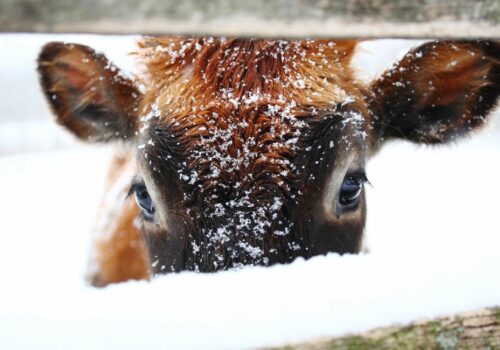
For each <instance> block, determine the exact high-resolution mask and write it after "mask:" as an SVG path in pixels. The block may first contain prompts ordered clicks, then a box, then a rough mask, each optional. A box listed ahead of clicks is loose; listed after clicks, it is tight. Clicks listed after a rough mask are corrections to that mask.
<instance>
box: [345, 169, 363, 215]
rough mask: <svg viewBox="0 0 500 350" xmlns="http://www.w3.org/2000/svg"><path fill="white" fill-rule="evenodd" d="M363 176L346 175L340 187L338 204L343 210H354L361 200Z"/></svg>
mask: <svg viewBox="0 0 500 350" xmlns="http://www.w3.org/2000/svg"><path fill="white" fill-rule="evenodd" d="M366 181H367V180H366V176H365V175H348V176H346V177H345V179H344V181H343V182H342V186H341V187H340V193H339V202H340V204H341V205H342V207H343V208H344V209H347V210H349V209H354V208H355V207H356V206H357V205H358V203H359V200H360V198H361V192H362V191H363V183H364V182H366Z"/></svg>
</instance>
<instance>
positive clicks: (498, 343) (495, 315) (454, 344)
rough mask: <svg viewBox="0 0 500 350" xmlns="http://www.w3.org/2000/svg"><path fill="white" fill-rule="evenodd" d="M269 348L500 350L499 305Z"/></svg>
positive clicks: (306, 349)
mask: <svg viewBox="0 0 500 350" xmlns="http://www.w3.org/2000/svg"><path fill="white" fill-rule="evenodd" d="M270 349H271V348H268V350H270ZM272 349H274V350H320V349H336V350H344V349H345V350H348V349H357V350H363V349H367V350H368V349H370V350H382V349H383V350H388V349H450V350H451V349H500V308H499V307H497V308H488V309H483V310H479V311H476V312H469V313H464V314H459V315H455V316H451V317H444V318H439V319H434V320H430V321H425V322H417V323H413V324H411V325H408V326H404V327H389V328H381V329H377V330H374V331H371V332H367V333H364V334H357V335H350V336H345V337H339V338H330V339H327V338H325V339H320V340H316V341H310V342H305V343H300V344H293V345H286V346H283V347H278V348H272Z"/></svg>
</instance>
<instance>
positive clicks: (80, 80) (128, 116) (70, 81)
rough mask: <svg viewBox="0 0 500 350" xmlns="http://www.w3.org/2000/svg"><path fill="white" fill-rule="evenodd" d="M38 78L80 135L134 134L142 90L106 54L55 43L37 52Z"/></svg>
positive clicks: (106, 137)
mask: <svg viewBox="0 0 500 350" xmlns="http://www.w3.org/2000/svg"><path fill="white" fill-rule="evenodd" d="M38 72H39V74H40V83H41V85H42V89H43V92H44V93H45V96H46V97H47V100H48V102H49V104H50V106H51V107H52V110H53V112H54V113H55V114H56V117H57V122H58V123H59V124H61V125H63V126H64V127H66V128H67V129H68V130H69V131H71V132H72V133H73V134H75V135H76V136H77V137H79V138H80V139H82V140H85V141H90V142H96V141H97V142H106V141H109V140H115V139H126V138H130V137H133V135H134V131H135V130H136V118H135V115H136V111H135V110H136V108H137V103H138V101H139V100H140V95H141V94H140V93H139V91H138V89H137V88H136V87H135V85H134V83H133V82H132V81H131V80H130V79H128V78H125V76H124V75H123V74H121V72H120V71H119V69H118V68H117V67H115V66H114V65H113V64H111V63H110V62H109V61H108V60H107V58H106V57H104V56H103V55H102V54H98V53H96V52H95V51H94V50H92V49H91V48H90V47H87V46H84V45H78V44H64V43H59V42H52V43H49V44H47V45H45V46H44V47H43V49H42V51H41V52H40V55H39V57H38Z"/></svg>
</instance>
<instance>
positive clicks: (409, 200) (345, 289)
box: [0, 36, 500, 349]
mask: <svg viewBox="0 0 500 350" xmlns="http://www.w3.org/2000/svg"><path fill="white" fill-rule="evenodd" d="M6 37H7V38H6ZM6 37H5V36H0V48H2V50H4V49H5V48H6V47H8V48H9V49H12V47H17V46H16V45H18V46H22V47H25V49H19V51H18V54H17V56H16V57H15V58H13V61H18V62H25V63H26V64H25V67H24V68H23V69H21V68H19V67H17V65H15V64H14V63H15V62H10V63H9V65H8V67H14V68H12V69H17V74H18V79H19V81H24V82H25V83H23V84H21V86H22V87H23V89H26V91H28V90H29V89H32V88H33V89H37V87H36V85H35V87H33V86H32V85H31V84H35V83H36V79H35V75H34V63H33V60H34V57H35V55H36V47H37V45H38V46H39V45H41V44H42V43H43V42H45V41H48V40H52V39H53V38H52V37H50V38H49V37H44V36H36V37H35V39H31V38H32V37H23V36H19V37H16V36H6ZM115 39H116V38H115ZM115 39H113V40H111V41H109V40H106V39H104V38H98V39H95V38H93V37H86V39H85V40H87V41H85V40H83V42H92V41H93V40H94V41H96V42H102V46H101V47H99V46H98V48H100V49H101V50H104V51H106V52H108V51H109V52H110V53H111V54H113V52H115V53H116V50H115V48H113V47H112V45H114V44H112V43H113V42H114V40H115ZM25 40H28V41H30V40H34V41H33V42H31V44H29V43H26V42H25ZM65 40H66V39H65ZM71 40H74V39H73V38H72V39H71ZM116 40H123V42H122V43H121V44H119V45H117V47H118V48H119V50H124V49H123V48H124V47H127V45H129V44H130V43H131V42H132V41H133V39H131V38H120V39H116ZM127 40H128V41H127ZM6 42H7V43H8V46H6V45H7V44H6ZM34 42H36V44H34ZM93 44H95V43H93ZM30 45H31V46H30ZM28 46H29V49H28V48H27V47H28ZM94 46H97V45H94ZM366 47H367V49H366V50H367V51H365V54H367V55H368V58H369V59H368V61H367V62H366V63H365V67H368V66H367V64H368V63H369V64H370V66H369V68H368V69H367V72H365V74H367V75H368V76H370V74H371V76H373V73H371V72H374V71H377V70H380V67H382V66H383V65H387V63H388V62H389V61H390V59H391V57H393V56H394V55H396V54H397V53H398V52H399V51H400V50H402V49H403V48H404V47H408V44H407V43H403V42H399V43H398V42H396V41H391V42H378V43H377V44H376V45H373V44H372V46H371V47H372V49H371V51H370V50H369V48H370V46H369V45H368V46H366ZM124 51H128V49H127V50H124ZM2 52H3V51H2ZM16 52H17V51H16ZM370 52H374V54H373V57H374V58H373V59H370V57H371V56H370ZM118 56H119V55H118ZM376 57H378V58H377V59H375V58H376ZM380 57H382V58H383V59H384V62H385V63H384V64H382V63H380ZM117 58H119V57H117ZM115 60H116V59H115ZM27 62H30V63H29V64H28V63H27ZM0 69H2V73H1V74H2V77H3V74H4V71H3V68H0ZM8 69H10V68H8ZM8 69H7V70H8ZM13 81H16V79H13V80H8V79H2V81H0V86H1V87H0V89H2V90H0V91H3V92H2V93H3V94H4V96H5V92H6V91H10V93H11V96H12V99H10V100H11V101H16V103H17V108H13V107H8V108H11V109H10V111H11V112H10V113H11V114H9V115H6V114H5V112H3V111H6V110H9V109H7V107H6V108H2V112H1V115H0V139H2V138H3V137H7V136H5V135H7V134H8V135H12V129H10V130H11V131H10V132H7V131H4V130H6V129H4V128H3V126H2V125H5V124H2V123H1V121H2V120H4V121H5V120H8V121H9V123H14V124H9V125H15V120H16V118H17V117H16V114H17V115H18V116H19V118H20V119H23V118H24V119H23V120H25V121H28V122H30V123H31V122H32V120H35V121H36V120H44V118H46V119H45V120H46V121H47V123H50V121H49V119H48V118H49V117H48V116H47V114H46V112H45V111H46V110H45V109H44V108H45V107H44V106H43V102H42V100H41V97H40V96H38V95H37V97H36V99H40V100H39V101H40V104H39V105H37V103H39V102H33V104H32V103H31V102H30V103H26V102H24V103H21V102H22V101H23V98H22V96H20V94H21V95H22V91H23V90H22V89H21V91H18V90H16V89H14V88H13V87H12V86H11V88H10V89H9V87H8V86H7V87H6V86H5V84H6V83H4V82H8V84H11V83H12V82H13ZM24 84H26V85H24ZM33 94H38V93H37V92H35V90H33ZM26 96H28V97H29V98H31V97H33V96H30V95H29V93H28V92H26ZM28 97H27V98H28ZM33 98H35V97H33ZM30 101H31V100H30ZM7 103H8V101H6V100H4V101H2V102H0V104H2V106H3V105H6V104H7ZM42 110H43V113H44V116H34V115H33V114H32V113H34V112H36V113H42ZM28 115H33V117H31V116H30V117H28ZM33 123H36V122H33ZM44 125H49V124H44ZM12 128H15V127H12ZM20 128H22V126H20ZM490 130H491V131H490V132H484V133H482V134H481V135H478V137H477V138H474V139H471V140H467V141H465V142H462V143H460V144H457V145H453V146H451V147H448V148H445V147H438V148H425V147H415V146H412V145H408V144H404V143H394V144H390V145H388V146H387V147H385V148H384V149H383V150H382V152H381V154H380V155H378V156H377V157H375V159H373V160H372V162H371V163H370V164H369V167H368V177H369V179H370V182H371V183H372V185H373V187H372V188H370V187H368V189H367V191H368V194H367V195H368V224H367V242H368V246H369V248H370V250H371V252H370V253H369V254H365V255H359V256H342V257H340V256H338V255H334V254H332V255H329V256H326V257H317V258H314V259H311V260H309V261H303V260H299V261H296V262H295V263H293V264H291V265H286V266H275V267H272V268H255V267H254V268H245V269H243V270H239V271H228V272H223V273H217V274H211V275H204V274H194V273H181V274H176V275H168V276H164V277H161V278H158V279H156V280H155V281H153V282H151V283H147V282H131V283H127V284H122V285H116V286H111V287H108V288H106V289H99V290H97V289H92V288H89V287H87V286H85V284H84V282H83V279H82V274H83V271H84V268H85V264H86V257H87V251H88V242H89V238H90V234H89V232H90V229H91V225H92V223H93V218H94V216H95V212H96V208H97V204H98V201H99V199H100V196H101V191H102V186H103V185H102V181H103V179H104V173H105V171H106V164H107V160H108V158H109V154H110V152H109V149H107V148H102V147H86V148H83V147H81V146H77V144H76V143H74V142H73V141H71V139H68V141H67V142H66V141H65V142H61V143H57V144H54V145H53V146H50V147H49V146H47V143H50V142H53V140H52V139H51V137H52V136H50V135H51V134H50V131H47V129H44V128H43V127H40V128H37V127H33V128H32V131H31V132H30V133H25V135H26V136H25V137H27V138H28V139H30V140H32V141H30V142H32V143H33V146H30V147H25V148H24V149H23V150H24V151H27V152H25V153H16V154H9V155H4V156H2V157H0V183H2V184H3V187H2V196H1V198H2V200H1V201H0V213H1V214H0V215H1V216H0V217H1V219H0V276H2V284H1V287H0V347H1V348H2V349H15V348H32V349H58V348H60V349H68V348H71V349H89V348H92V349H96V348H97V349H109V348H118V347H120V348H121V349H129V348H130V349H136V348H145V349H233V348H252V347H256V346H264V345H273V344H275V345H276V344H282V343H286V342H291V341H299V340H305V339H308V338H311V337H318V336H323V335H339V334H344V333H346V332H358V331H361V330H366V329H369V328H373V327H377V326H383V325H389V324H393V323H397V322H408V321H411V320H414V319H419V318H422V317H433V316H437V315H442V314H447V313H454V312H459V311H465V310H472V309H476V308H479V307H483V306H491V305H499V304H500V280H499V279H498V269H499V267H500V251H499V249H498V247H499V246H500V235H499V232H500V231H499V229H498V217H497V216H496V215H498V209H499V206H498V198H500V185H499V184H498V181H497V179H499V178H500V133H498V131H495V130H497V128H495V127H492V128H490ZM46 135H49V136H47V137H45V136H46ZM4 140H5V139H4ZM11 141H12V142H18V143H19V144H21V145H24V143H23V142H20V141H19V139H18V138H17V137H11ZM12 142H9V143H7V142H6V144H8V145H11V147H12V148H15V147H14V146H12ZM37 145H38V146H37ZM44 145H45V146H44ZM37 147H39V148H42V149H56V150H52V151H50V152H34V151H36V150H37ZM28 151H29V152H28ZM1 152H2V151H1V150H0V154H1ZM4 153H6V152H4ZM9 153H10V152H9Z"/></svg>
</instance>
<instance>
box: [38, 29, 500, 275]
mask: <svg viewBox="0 0 500 350" xmlns="http://www.w3.org/2000/svg"><path fill="white" fill-rule="evenodd" d="M355 45H356V42H354V41H326V40H315V41H269V40H220V39H211V38H195V39H181V38H160V39H158V38H155V39H145V40H143V41H142V42H141V43H140V50H139V53H138V57H139V58H140V59H141V61H142V62H143V63H144V64H145V72H144V74H143V76H141V78H140V81H137V82H134V81H131V80H130V79H127V78H125V77H124V76H123V75H122V74H121V73H120V72H119V70H118V69H117V68H116V67H114V66H113V65H112V64H110V63H109V62H108V61H107V60H106V59H105V58H104V57H103V56H102V55H99V54H96V53H95V52H94V51H92V50H91V49H90V48H87V47H84V46H80V45H73V44H61V43H51V44H48V45H46V46H45V47H44V49H43V51H42V53H41V55H40V58H39V71H40V76H41V81H42V86H43V88H44V91H45V94H46V96H47V98H48V101H49V102H50V104H51V106H52V108H53V110H54V112H55V114H56V115H57V117H58V122H59V123H61V124H62V125H63V126H65V127H66V128H68V129H69V130H70V131H72V132H73V133H74V134H76V135H77V136H78V137H80V138H81V139H83V140H86V141H96V142H103V141H104V142H107V141H111V140H116V141H120V142H122V143H125V144H127V145H129V146H130V148H131V149H133V152H134V155H135V158H136V161H137V164H138V168H139V172H138V174H137V177H136V178H135V180H134V181H133V183H132V184H131V194H133V195H134V196H135V197H136V200H137V204H138V206H139V207H140V208H141V212H142V214H141V231H142V233H143V236H144V239H145V241H146V244H147V247H148V252H149V257H150V260H151V262H152V266H153V268H154V269H155V271H156V272H168V271H180V270H184V269H189V270H199V271H215V270H220V269H224V268H228V267H235V266H241V265H245V264H263V265H268V264H273V263H278V262H289V261H291V260H293V259H294V258H296V257H298V256H302V257H306V258H307V257H310V256H314V255H318V254H325V253H327V252H339V253H355V252H358V251H359V250H360V247H361V241H362V233H363V229H364V223H365V215H366V204H365V199H364V189H363V187H364V184H365V182H366V181H367V179H366V174H365V171H364V167H365V162H366V160H367V159H368V158H369V157H370V156H371V155H372V154H374V153H375V152H376V151H377V150H378V149H379V148H380V146H381V145H382V144H383V143H384V142H385V141H386V140H389V139H393V138H403V139H407V140H410V141H413V142H421V143H444V142H448V141H450V140H454V139H456V138H457V137H459V136H462V135H464V134H466V133H467V132H469V131H470V130H472V129H474V128H477V127H478V126H480V125H482V124H483V123H484V121H485V117H486V115H487V114H488V113H489V111H490V110H491V109H492V108H493V106H494V105H495V103H496V101H497V97H498V94H499V91H500V87H499V82H500V66H499V63H498V59H499V57H500V46H499V45H498V43H494V42H465V41H461V42H433V43H427V44H424V45H422V46H421V47H419V48H416V49H415V50H413V51H412V52H410V53H409V54H407V55H406V56H405V57H404V58H403V59H402V61H401V62H400V63H399V64H398V65H396V66H394V67H393V68H392V69H390V70H389V71H387V72H386V73H385V74H383V75H382V76H381V77H380V78H379V79H378V80H376V81H375V82H374V83H373V84H372V85H371V86H362V85H360V84H359V83H358V82H356V80H355V79H354V77H353V75H352V71H351V68H350V67H349V61H350V59H351V56H352V53H353V51H354V48H355ZM138 86H141V89H139V88H138Z"/></svg>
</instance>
